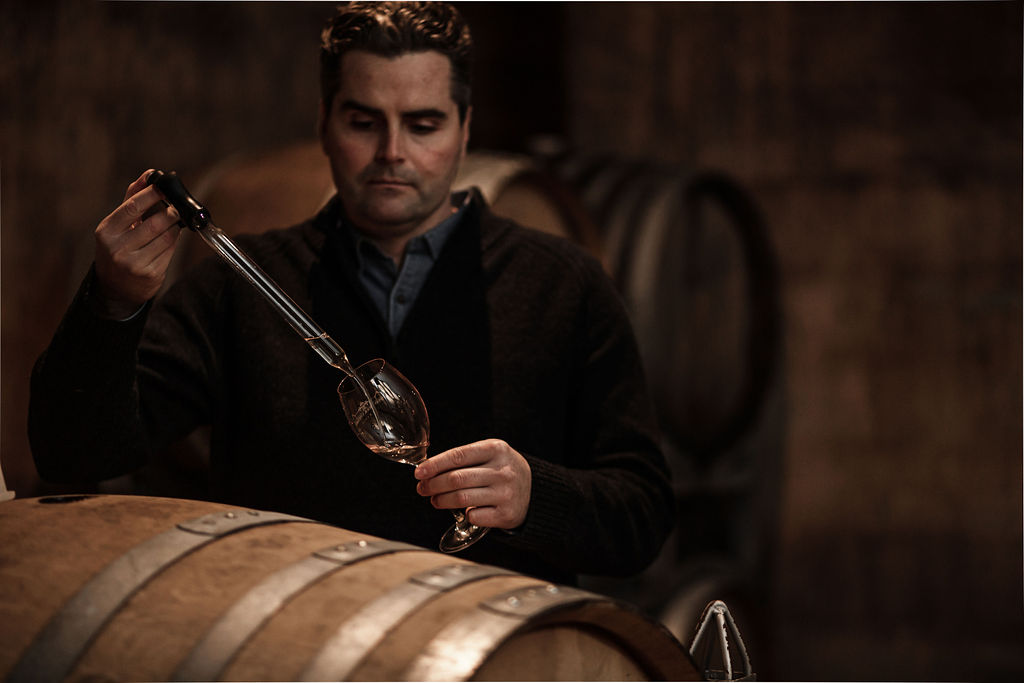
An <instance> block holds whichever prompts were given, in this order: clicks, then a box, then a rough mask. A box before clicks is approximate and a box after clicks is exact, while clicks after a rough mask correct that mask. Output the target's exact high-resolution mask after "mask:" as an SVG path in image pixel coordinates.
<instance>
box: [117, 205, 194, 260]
mask: <svg viewBox="0 0 1024 683" xmlns="http://www.w3.org/2000/svg"><path fill="white" fill-rule="evenodd" d="M179 229H180V217H179V216H178V212H177V211H176V210H175V209H174V208H173V207H163V208H161V209H159V210H158V211H156V212H154V213H152V214H151V215H149V216H147V217H146V218H144V219H143V220H141V221H139V222H137V223H134V224H133V225H132V226H131V227H129V229H128V232H126V233H125V234H124V236H123V238H122V240H123V243H122V244H123V246H124V247H125V248H127V249H130V250H132V251H139V250H142V249H145V248H146V247H148V245H149V244H151V243H153V242H157V243H162V242H163V241H164V240H166V239H167V233H169V232H170V233H171V234H172V235H173V239H172V240H171V244H173V243H174V241H176V240H177V233H178V232H179Z"/></svg>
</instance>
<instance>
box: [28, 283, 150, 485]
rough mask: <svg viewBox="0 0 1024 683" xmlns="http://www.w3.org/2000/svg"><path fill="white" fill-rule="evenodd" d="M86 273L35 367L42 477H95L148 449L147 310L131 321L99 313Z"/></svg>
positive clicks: (117, 470) (35, 430)
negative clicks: (143, 402) (144, 420)
mask: <svg viewBox="0 0 1024 683" xmlns="http://www.w3.org/2000/svg"><path fill="white" fill-rule="evenodd" d="M93 282H94V279H93V275H92V273H91V272H90V274H89V276H87V277H86V279H85V281H84V282H83V284H82V286H81V288H80V289H79V292H78V294H77V295H76V297H75V299H74V301H73V302H72V304H71V306H70V307H69V309H68V311H67V313H66V314H65V316H64V319H63V320H62V321H61V324H60V327H59V328H58V330H57V332H56V334H55V335H54V337H53V340H52V341H51V343H50V346H49V347H48V348H47V349H46V351H45V352H44V353H43V354H42V356H40V358H39V360H38V361H37V362H36V365H35V367H34V369H33V372H32V380H31V397H30V402H29V424H28V427H29V440H30V443H31V446H32V454H33V458H34V459H35V462H36V467H37V469H38V470H39V474H40V476H42V477H43V478H44V479H47V480H52V481H95V480H100V479H105V478H109V477H113V476H117V475H120V474H124V473H126V472H129V471H132V470H133V469H135V468H137V467H138V466H139V465H141V464H142V462H144V461H145V459H146V457H147V455H148V443H147V439H146V436H145V433H144V430H143V428H142V425H141V424H140V421H139V419H138V414H139V396H138V389H137V382H136V369H135V358H136V350H137V348H138V344H139V339H140V338H141V336H142V332H143V328H144V326H145V321H146V313H147V311H146V310H143V311H141V312H140V313H139V314H138V315H136V316H134V317H132V318H131V319H130V320H127V321H116V320H107V319H104V318H101V317H100V316H99V315H97V313H96V311H95V309H94V307H93V303H94V302H92V301H91V300H90V295H91V294H92V292H91V288H92V286H93Z"/></svg>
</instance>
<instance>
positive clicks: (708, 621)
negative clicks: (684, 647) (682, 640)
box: [690, 600, 757, 681]
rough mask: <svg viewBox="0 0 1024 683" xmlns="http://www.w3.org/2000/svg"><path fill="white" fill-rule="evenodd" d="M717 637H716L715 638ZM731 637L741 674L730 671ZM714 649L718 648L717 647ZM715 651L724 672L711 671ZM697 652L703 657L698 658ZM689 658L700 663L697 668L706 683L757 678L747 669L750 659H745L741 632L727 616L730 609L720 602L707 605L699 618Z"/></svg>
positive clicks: (731, 665)
mask: <svg viewBox="0 0 1024 683" xmlns="http://www.w3.org/2000/svg"><path fill="white" fill-rule="evenodd" d="M716 636H717V637H716ZM730 636H731V637H732V640H733V643H734V644H735V645H736V650H737V654H738V655H739V659H740V662H739V664H740V667H739V668H740V669H741V670H742V673H740V674H737V673H736V672H735V670H734V669H733V663H732V656H731V654H730V652H729V637H730ZM716 646H717V647H716ZM716 650H717V651H718V654H719V656H720V660H721V664H722V666H723V667H724V670H723V669H715V668H712V667H713V664H712V659H713V656H714V654H715V651H716ZM698 653H701V654H702V655H703V656H702V657H698V656H697V655H698ZM690 656H691V657H693V659H694V661H696V662H699V664H698V668H699V669H701V670H702V671H703V672H704V680H705V681H756V680H757V676H756V675H755V674H754V672H753V670H752V669H751V667H750V658H749V657H748V656H747V648H746V646H745V645H744V644H743V638H742V637H741V636H740V631H739V629H738V628H736V622H735V621H733V618H732V615H731V614H729V608H728V607H727V606H726V604H725V603H724V602H722V601H721V600H714V601H712V602H710V603H708V606H707V607H705V608H704V613H703V614H702V615H701V618H700V621H699V626H698V627H697V633H696V635H694V637H693V643H691V645H690Z"/></svg>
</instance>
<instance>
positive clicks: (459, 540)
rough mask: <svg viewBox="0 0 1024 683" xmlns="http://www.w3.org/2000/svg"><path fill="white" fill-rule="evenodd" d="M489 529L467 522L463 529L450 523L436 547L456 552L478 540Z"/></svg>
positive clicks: (445, 551) (442, 550)
mask: <svg viewBox="0 0 1024 683" xmlns="http://www.w3.org/2000/svg"><path fill="white" fill-rule="evenodd" d="M490 530H491V528H490V527H486V526H476V525H475V524H469V523H467V524H466V525H465V530H463V529H460V528H459V525H458V524H452V526H451V528H449V529H448V531H446V532H445V533H444V536H442V537H441V542H440V543H439V544H438V546H437V547H438V548H439V549H440V550H441V552H442V553H457V552H459V551H460V550H463V549H465V548H468V547H469V546H471V545H473V544H474V543H476V542H477V541H479V540H480V539H481V538H483V537H484V536H485V535H486V534H487V532H488V531H490Z"/></svg>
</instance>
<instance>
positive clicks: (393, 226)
mask: <svg viewBox="0 0 1024 683" xmlns="http://www.w3.org/2000/svg"><path fill="white" fill-rule="evenodd" d="M319 131H320V141H321V144H322V146H323V149H324V152H325V153H326V154H327V156H328V158H329V159H330V163H331V173H332V175H333V176H334V184H335V185H336V186H337V189H338V194H339V195H340V197H341V200H342V202H343V204H344V206H345V210H346V213H347V214H348V217H349V218H350V219H351V220H352V221H353V222H354V223H355V224H356V227H358V228H359V229H360V230H362V231H363V232H365V233H367V234H368V235H369V236H370V237H373V238H375V239H378V240H382V241H394V240H399V241H400V242H401V244H404V241H405V240H406V239H407V238H409V237H412V236H414V235H417V234H420V233H423V232H426V231H427V230H429V229H430V228H432V227H433V226H435V225H436V224H437V223H439V222H440V221H442V220H444V218H445V217H447V216H448V215H449V214H450V213H451V205H450V202H449V196H450V193H451V185H452V182H453V181H454V180H455V174H456V173H457V172H458V169H459V163H460V162H461V161H462V156H463V154H464V152H465V148H466V142H467V140H468V136H469V114H468V112H467V115H466V120H465V122H462V123H460V122H459V115H458V107H457V106H456V104H455V101H454V100H452V98H451V63H450V62H449V61H448V58H447V57H445V56H444V55H442V54H441V53H439V52H433V51H428V52H415V53H408V54H405V55H402V56H400V57H394V58H387V57H380V56H377V55H374V54H371V53H369V52H366V51H363V50H355V51H353V52H349V53H348V54H346V55H345V56H343V57H342V62H341V86H340V88H339V90H338V92H337V94H336V95H335V97H334V100H333V101H332V103H331V108H330V110H329V111H327V110H326V108H325V107H324V105H323V103H321V108H320V123H319Z"/></svg>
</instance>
